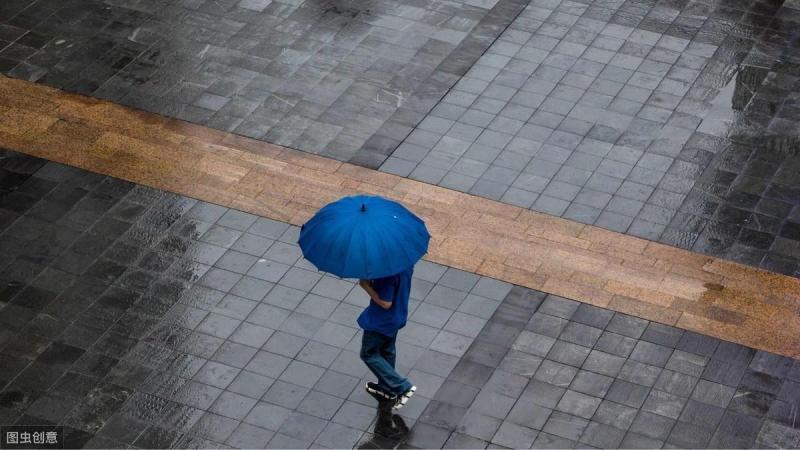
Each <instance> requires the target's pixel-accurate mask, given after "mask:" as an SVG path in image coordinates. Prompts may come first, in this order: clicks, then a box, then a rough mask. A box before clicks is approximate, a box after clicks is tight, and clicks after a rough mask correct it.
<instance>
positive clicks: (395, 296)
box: [358, 268, 414, 337]
mask: <svg viewBox="0 0 800 450" xmlns="http://www.w3.org/2000/svg"><path fill="white" fill-rule="evenodd" d="M413 272H414V269H413V268H410V269H406V270H404V271H403V272H400V273H398V274H397V275H392V276H389V277H386V278H378V279H375V280H371V282H372V287H373V289H375V291H376V292H377V293H378V295H379V296H380V297H381V298H382V299H384V300H386V301H391V302H392V306H391V307H390V308H389V309H383V308H381V307H380V306H378V304H377V303H375V302H373V301H372V300H371V299H370V302H369V306H368V307H367V308H366V309H365V310H364V311H363V312H362V313H361V315H360V316H358V325H359V326H360V327H361V328H363V329H364V330H367V331H374V332H376V333H380V334H383V335H384V336H389V337H394V336H395V335H396V334H397V330H399V329H401V328H403V327H404V326H405V325H406V319H407V318H408V298H409V296H410V295H411V276H412V275H413Z"/></svg>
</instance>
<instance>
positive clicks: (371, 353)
mask: <svg viewBox="0 0 800 450" xmlns="http://www.w3.org/2000/svg"><path fill="white" fill-rule="evenodd" d="M412 273H413V268H408V269H406V270H404V271H402V272H400V273H398V274H396V275H392V276H388V277H384V278H378V279H375V280H360V281H359V285H360V286H361V288H362V289H364V290H365V291H366V292H367V294H368V295H369V297H370V304H369V306H367V308H366V309H365V310H364V312H362V313H361V315H360V316H359V317H358V325H359V326H360V327H361V328H362V329H363V330H364V336H363V338H362V340H361V360H362V361H364V363H365V364H366V365H367V367H369V369H370V370H371V371H372V373H373V374H375V376H376V377H377V378H378V382H377V383H367V385H366V389H367V392H369V393H370V394H372V396H374V397H375V398H377V399H378V400H379V401H381V400H388V401H393V402H394V408H395V409H398V408H401V407H403V406H405V404H406V402H408V399H410V398H411V396H412V395H413V394H414V392H415V391H416V390H417V388H416V386H414V385H413V384H412V383H411V382H410V381H408V380H407V379H406V378H403V377H402V376H401V375H400V374H399V373H397V371H396V370H395V358H396V355H397V352H396V350H395V342H396V340H397V332H398V330H400V329H401V328H403V327H404V326H405V324H406V317H408V297H409V294H410V292H411V275H412Z"/></svg>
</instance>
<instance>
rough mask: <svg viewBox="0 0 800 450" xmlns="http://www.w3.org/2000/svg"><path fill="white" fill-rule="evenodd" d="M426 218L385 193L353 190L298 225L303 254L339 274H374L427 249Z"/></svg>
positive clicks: (409, 262) (395, 269)
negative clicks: (349, 194) (351, 194)
mask: <svg viewBox="0 0 800 450" xmlns="http://www.w3.org/2000/svg"><path fill="white" fill-rule="evenodd" d="M429 240H430V235H429V234H428V229H427V228H425V222H423V221H422V219H420V218H419V217H417V216H415V215H414V214H413V213H412V212H411V211H409V210H408V209H406V208H405V207H404V206H403V205H401V204H399V203H397V202H393V201H391V200H387V199H385V198H383V197H376V196H369V195H356V196H352V197H344V198H342V199H340V200H337V201H335V202H333V203H329V204H327V205H325V206H324V207H323V208H322V209H320V210H319V211H317V213H316V214H315V215H314V217H312V218H311V219H310V220H309V221H308V222H306V223H305V224H304V225H303V228H302V229H301V230H300V239H299V241H298V242H299V244H300V248H301V249H302V250H303V256H305V258H306V259H307V260H309V261H311V263H312V264H314V265H315V266H316V267H317V269H319V270H322V271H325V272H329V273H332V274H334V275H338V276H340V277H342V278H361V279H375V278H382V277H387V276H389V275H394V274H397V273H400V272H402V271H403V270H405V269H408V268H409V267H412V266H413V265H414V264H415V263H416V262H417V261H419V259H420V258H422V255H424V254H425V252H427V251H428V241H429Z"/></svg>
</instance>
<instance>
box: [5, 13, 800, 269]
mask: <svg viewBox="0 0 800 450" xmlns="http://www.w3.org/2000/svg"><path fill="white" fill-rule="evenodd" d="M799 16H800V5H798V4H797V2H795V1H789V2H780V1H759V2H743V1H688V0H679V1H640V0H637V1H622V0H620V1H611V2H608V1H602V2H595V1H570V0H565V1H560V0H533V1H531V2H527V3H526V2H523V1H521V0H499V1H493V0H490V1H476V0H473V1H465V2H450V1H425V2H418V1H410V0H406V1H403V2H401V3H398V2H385V1H369V2H366V3H365V2H344V1H343V2H338V1H330V2H295V1H286V2H279V1H275V2H272V1H269V0H264V1H261V0H240V1H218V0H207V1H202V0H198V1H181V2H178V1H175V2H167V3H166V4H164V3H156V2H149V1H137V2H133V3H131V2H100V1H97V0H95V1H88V0H71V1H69V2H64V1H56V0H51V1H44V0H39V1H31V0H14V1H10V2H4V3H3V5H0V71H2V72H3V73H6V74H8V75H10V76H14V77H19V78H24V79H28V80H32V81H37V82H41V83H45V84H48V85H52V86H56V87H59V88H63V89H67V90H70V91H75V92H80V93H85V94H89V95H93V96H98V97H102V98H107V99H111V100H113V101H115V102H119V103H122V104H125V105H131V106H134V107H137V108H141V109H145V110H148V111H152V112H157V113H160V114H164V115H167V116H171V117H178V118H182V119H186V120H188V121H192V122H195V123H199V124H203V125H207V126H210V127H214V128H217V129H221V130H225V131H233V132H235V133H238V134H243V135H246V136H250V137H255V138H258V139H262V140H265V141H268V142H273V143H277V144H281V145H286V146H290V147H293V148H298V149H301V150H305V151H308V152H312V153H319V154H322V155H325V156H329V157H333V158H336V159H339V160H343V161H350V162H353V163H356V164H360V165H363V166H366V167H373V168H380V170H383V171H387V172H391V173H395V174H399V175H403V176H408V177H411V178H414V179H417V180H422V181H426V182H430V183H434V184H439V185H442V186H446V187H449V188H452V189H456V190H460V191H464V192H470V193H472V194H475V195H479V196H483V197H487V198H492V199H497V200H500V201H503V202H507V203H511V204H515V205H520V206H523V207H526V208H532V209H535V210H537V211H542V212H546V213H549V214H553V215H557V216H561V217H565V218H569V219H572V220H576V221H579V222H581V223H590V224H594V225H597V226H600V227H603V228H607V229H610V230H614V231H619V232H624V233H628V234H631V235H635V236H640V237H644V238H647V239H651V240H656V241H660V242H664V243H668V244H671V245H674V246H677V247H680V248H685V249H691V250H693V251H697V252H702V253H706V254H710V255H714V256H720V257H724V258H729V259H732V260H734V261H738V262H742V263H745V264H748V265H753V266H758V267H764V268H767V269H769V270H772V271H776V272H780V273H784V274H789V275H797V273H798V270H800V231H798V230H800V225H798V224H800V216H799V215H798V214H800V212H799V211H800V210H798V206H797V205H798V202H800V200H798V199H800V193H799V192H798V188H799V187H800V179H798V175H797V174H798V173H799V171H798V168H800V159H798V158H800V150H799V148H800V147H798V146H799V145H800V144H799V143H798V131H797V130H798V129H800V127H799V126H798V120H800V116H798V113H797V98H796V97H797V92H798V90H800V86H799V85H798V78H797V76H798V71H799V69H798V67H799V66H798V64H799V63H800V56H799V55H798V51H797V45H798V39H800V37H798V35H797V32H796V30H797V29H800V24H798V17H799ZM487 49H488V50H487Z"/></svg>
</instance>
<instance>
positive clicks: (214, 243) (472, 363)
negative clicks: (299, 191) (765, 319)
mask: <svg viewBox="0 0 800 450" xmlns="http://www.w3.org/2000/svg"><path fill="white" fill-rule="evenodd" d="M2 156H3V157H2V159H0V180H2V184H1V185H0V189H2V192H1V194H2V195H0V217H1V218H2V220H0V230H1V231H0V246H2V252H0V255H2V260H1V261H0V280H1V281H2V297H0V323H2V326H0V359H2V364H0V369H2V370H1V371H0V385H2V388H1V389H2V390H0V423H3V424H11V423H18V424H26V423H36V424H63V425H64V426H65V427H66V435H67V438H68V440H67V442H68V444H69V446H70V447H82V446H85V447H95V448H97V447H101V448H116V447H143V448H157V447H168V446H175V447H185V448H197V447H245V448H252V447H263V446H268V447H278V448H295V447H309V446H314V447H331V448H349V447H353V446H356V447H362V448H386V447H391V446H403V447H417V448H438V447H443V446H444V447H450V448H452V447H455V448H484V447H486V446H487V445H492V446H504V447H524V448H528V447H534V448H543V447H554V446H555V447H559V448H565V447H575V446H577V447H581V448H583V447H586V446H595V447H620V446H622V447H637V448H656V447H661V446H665V447H692V448H699V447H717V448H718V447H725V448H739V447H753V446H757V447H764V448H767V447H769V448H773V447H774V448H777V447H782V448H787V447H788V448H792V447H797V446H798V445H800V422H798V421H797V411H798V407H800V397H798V392H800V361H798V360H793V359H791V358H786V357H781V356H777V355H774V354H770V353H767V352H763V351H756V350H753V349H750V348H747V347H743V346H740V345H736V344H732V343H730V342H725V341H720V340H718V339H714V338H709V337H705V336H702V335H698V334H695V333H691V332H685V331H683V330H680V329H677V328H674V327H668V326H664V325H660V324H657V323H652V322H648V321H646V320H642V319H637V318H633V317H630V316H627V315H624V314H620V313H615V312H613V311H609V310H605V309H601V308H596V307H593V306H590V305H585V304H579V303H577V302H574V301H571V300H567V299H564V298H560V297H557V296H552V295H550V296H548V295H545V294H543V293H541V292H538V291H533V290H528V289H523V288H520V287H518V286H513V285H511V284H508V283H504V282H500V281H496V280H493V279H489V278H484V277H479V276H476V275H474V274H471V273H468V272H463V271H459V270H455V269H452V268H448V267H444V266H440V265H436V264H432V263H428V262H421V263H420V264H419V265H418V266H417V268H416V270H415V279H414V286H413V291H412V304H411V315H410V322H409V325H408V327H407V328H406V329H405V330H403V332H401V334H400V338H401V342H400V344H399V360H398V364H399V367H400V369H401V370H402V371H403V372H404V373H408V374H409V375H410V376H411V377H412V379H413V380H414V381H415V383H416V384H417V385H418V387H419V390H418V392H417V395H416V396H415V397H414V398H413V399H412V400H411V401H410V403H409V405H408V406H407V407H406V408H404V409H402V410H401V411H400V413H399V414H400V417H401V418H402V420H403V421H404V422H405V423H406V424H407V425H408V426H409V427H410V428H411V431H410V432H409V433H408V434H407V435H405V436H400V437H396V438H395V439H387V438H385V437H381V436H376V435H374V433H373V431H374V426H375V423H376V416H377V411H376V404H375V401H374V400H373V399H372V398H371V397H369V396H368V395H367V394H366V393H365V392H364V391H363V388H362V384H363V382H364V381H365V380H367V379H369V378H368V376H367V372H366V369H365V367H364V366H363V364H362V363H361V362H360V361H359V360H358V356H357V353H356V352H357V350H358V345H359V333H358V330H357V329H356V328H355V326H356V325H355V317H356V315H357V314H358V312H359V310H360V308H362V307H363V305H365V304H366V296H365V295H364V294H361V293H360V291H359V290H358V289H354V284H353V283H352V282H350V281H348V280H339V279H336V278H332V277H329V276H324V275H323V274H320V273H318V272H316V271H315V270H313V268H312V267H310V266H309V265H308V263H307V262H305V261H304V260H303V259H302V258H301V257H300V251H299V249H298V247H297V246H296V244H295V240H296V237H297V231H298V229H297V227H293V226H289V225H288V224H284V223H281V222H276V221H272V220H267V219H264V218H259V217H257V216H253V215H250V214H245V213H241V212H238V211H235V210H230V209H227V208H223V207H219V206H215V205H212V204H208V203H204V202H199V201H196V200H193V199H189V198H186V197H181V196H179V195H175V194H170V193H166V192H163V191H159V190H156V189H152V188H147V187H143V186H139V185H135V184H132V183H128V182H124V181H120V180H116V179H113V178H110V177H105V176H101V175H96V174H92V173H89V172H85V171H82V170H79V169H74V168H69V167H66V166H62V165H59V164H56V163H52V162H46V161H43V160H39V159H36V158H32V157H28V156H23V155H19V154H16V153H12V152H4V153H3V155H2Z"/></svg>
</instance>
